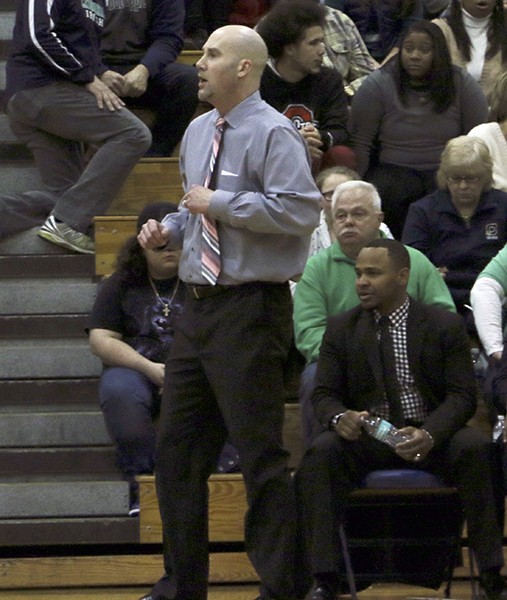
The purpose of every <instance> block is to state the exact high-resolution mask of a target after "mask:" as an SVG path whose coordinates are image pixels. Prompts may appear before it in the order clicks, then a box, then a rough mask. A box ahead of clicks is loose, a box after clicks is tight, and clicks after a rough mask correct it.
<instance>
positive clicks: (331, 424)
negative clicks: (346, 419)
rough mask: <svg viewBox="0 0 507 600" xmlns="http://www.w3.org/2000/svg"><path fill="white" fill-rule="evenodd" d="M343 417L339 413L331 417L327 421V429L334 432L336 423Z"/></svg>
mask: <svg viewBox="0 0 507 600" xmlns="http://www.w3.org/2000/svg"><path fill="white" fill-rule="evenodd" d="M342 417H343V413H340V414H338V415H335V416H334V417H331V418H330V419H329V429H330V430H331V431H334V430H335V428H336V425H337V424H338V421H339V420H340V419H341V418H342Z"/></svg>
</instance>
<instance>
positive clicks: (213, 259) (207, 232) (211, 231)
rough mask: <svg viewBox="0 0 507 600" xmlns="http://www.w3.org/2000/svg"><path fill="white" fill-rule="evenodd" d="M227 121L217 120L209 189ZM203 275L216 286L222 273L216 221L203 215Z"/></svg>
mask: <svg viewBox="0 0 507 600" xmlns="http://www.w3.org/2000/svg"><path fill="white" fill-rule="evenodd" d="M224 127H225V121H224V119H222V117H219V118H218V119H217V122H216V124H215V135H214V136H213V148H212V151H211V156H210V159H209V168H208V173H207V175H206V180H205V181H204V187H209V185H210V182H211V178H212V176H213V170H214V168H215V162H216V159H217V156H218V151H219V149H220V142H221V140H222V133H223V131H224ZM201 253H202V255H201V263H202V264H201V273H202V275H203V276H204V278H205V279H206V281H209V283H210V284H211V285H215V284H216V282H217V279H218V275H219V273H220V268H221V261H220V242H219V240H218V231H217V226H216V222H215V220H214V219H211V218H210V217H207V216H206V215H202V248H201Z"/></svg>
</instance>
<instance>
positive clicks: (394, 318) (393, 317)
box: [373, 296, 410, 328]
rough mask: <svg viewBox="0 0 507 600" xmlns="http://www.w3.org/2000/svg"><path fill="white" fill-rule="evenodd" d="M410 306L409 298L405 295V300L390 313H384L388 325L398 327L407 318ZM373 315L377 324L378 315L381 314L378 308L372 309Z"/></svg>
mask: <svg viewBox="0 0 507 600" xmlns="http://www.w3.org/2000/svg"><path fill="white" fill-rule="evenodd" d="M409 306H410V298H409V297H408V296H407V298H406V300H405V302H404V303H403V304H402V305H401V306H400V307H399V308H397V309H396V310H393V312H392V313H390V314H388V315H386V316H387V318H388V319H389V325H390V326H391V327H394V328H396V327H399V326H400V325H401V324H402V323H404V322H405V321H406V320H407V319H408V308H409ZM373 316H374V317H375V323H376V324H377V325H378V322H379V321H380V317H381V316H382V315H381V314H380V313H379V312H378V310H373Z"/></svg>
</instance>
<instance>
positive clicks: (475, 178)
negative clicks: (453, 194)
mask: <svg viewBox="0 0 507 600" xmlns="http://www.w3.org/2000/svg"><path fill="white" fill-rule="evenodd" d="M480 180H481V177H480V176H479V175H453V176H452V177H451V176H450V175H449V176H447V181H448V183H461V182H462V181H464V182H465V183H466V184H468V185H470V184H473V183H477V182H479V181H480Z"/></svg>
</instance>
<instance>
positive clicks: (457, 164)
mask: <svg viewBox="0 0 507 600" xmlns="http://www.w3.org/2000/svg"><path fill="white" fill-rule="evenodd" d="M471 167H479V168H480V170H481V171H482V174H483V176H484V178H485V179H487V184H486V185H485V189H489V188H490V187H491V186H492V185H493V160H492V158H491V154H490V153H489V149H488V147H487V145H486V144H485V142H483V141H482V140H481V139H480V138H477V137H474V136H471V135H460V136H459V137H456V138H453V139H452V140H449V141H448V142H447V145H446V146H445V149H444V151H443V152H442V156H441V157H440V167H439V168H438V171H437V184H438V187H439V188H440V189H442V190H445V189H447V177H448V175H449V171H451V170H454V169H463V170H464V171H467V170H468V169H470V168H471Z"/></svg>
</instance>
